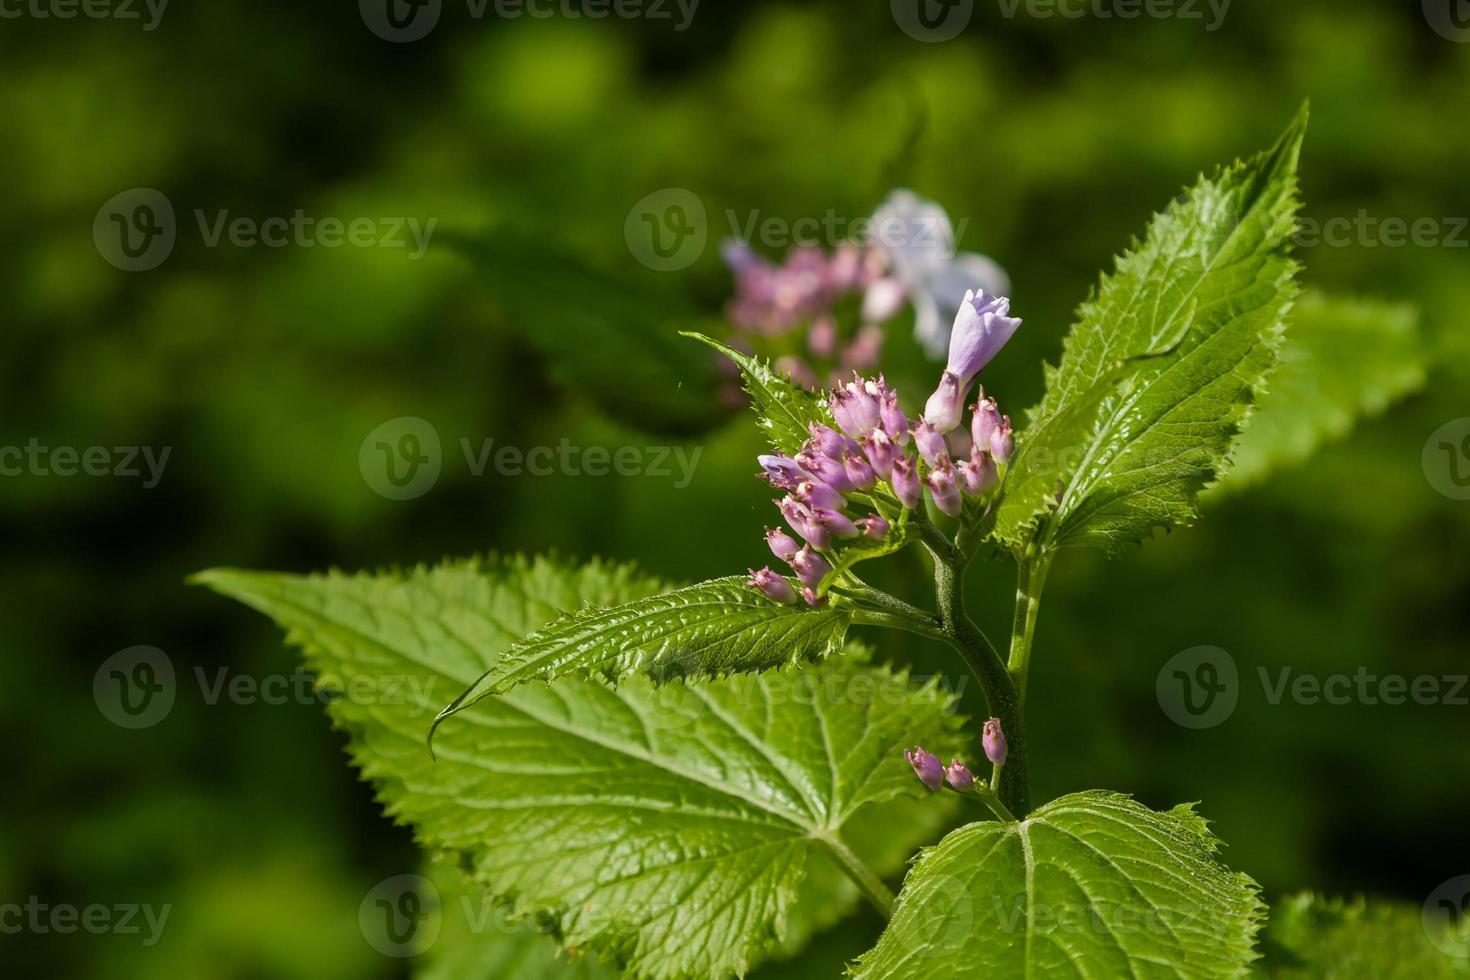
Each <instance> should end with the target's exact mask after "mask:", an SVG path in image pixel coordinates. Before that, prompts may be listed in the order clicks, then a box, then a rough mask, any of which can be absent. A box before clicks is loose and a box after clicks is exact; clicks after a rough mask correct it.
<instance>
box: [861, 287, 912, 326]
mask: <svg viewBox="0 0 1470 980" xmlns="http://www.w3.org/2000/svg"><path fill="white" fill-rule="evenodd" d="M906 299H908V289H907V288H905V286H904V284H903V280H902V279H895V278H892V277H887V276H885V277H884V278H882V279H879V280H878V281H877V282H874V283H873V284H872V285H870V286H868V290H867V292H865V293H863V322H864V323H882V322H883V321H884V320H887V319H889V318H891V317H893V316H894V315H895V314H897V313H898V311H899V310H901V309H903V303H904V300H906Z"/></svg>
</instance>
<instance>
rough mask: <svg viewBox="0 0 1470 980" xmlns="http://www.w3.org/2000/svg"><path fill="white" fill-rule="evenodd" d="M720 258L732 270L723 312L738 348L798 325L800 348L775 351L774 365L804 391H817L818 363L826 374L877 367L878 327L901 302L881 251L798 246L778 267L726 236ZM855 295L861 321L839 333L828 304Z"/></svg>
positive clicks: (791, 331) (901, 295)
mask: <svg viewBox="0 0 1470 980" xmlns="http://www.w3.org/2000/svg"><path fill="white" fill-rule="evenodd" d="M724 256H725V261H726V263H727V264H728V265H729V266H730V268H731V269H732V270H733V271H734V273H735V295H734V297H733V298H732V299H731V300H730V302H729V304H728V305H727V306H726V309H725V314H726V316H727V317H728V318H729V320H730V322H731V323H732V324H733V325H734V326H735V327H736V328H737V329H739V330H740V331H741V332H742V333H743V334H744V335H745V336H744V337H743V338H739V339H741V340H743V341H745V343H744V346H746V347H752V346H755V345H758V344H759V343H760V342H761V341H762V340H763V339H764V338H772V337H780V336H785V335H789V334H795V333H797V332H799V330H800V328H805V331H806V335H805V337H804V338H801V339H802V341H803V343H802V345H801V346H803V347H804V348H805V349H804V350H801V349H800V348H798V351H799V352H798V351H792V350H789V349H788V350H787V352H786V353H782V354H778V355H776V357H775V365H776V370H778V371H780V372H781V373H782V374H785V375H786V376H787V377H789V378H791V380H793V381H795V382H797V383H798V384H801V385H804V386H805V387H807V388H819V387H821V386H822V380H821V375H820V371H821V370H823V367H824V366H825V368H826V370H827V371H828V373H829V377H834V376H835V375H836V374H839V373H841V372H842V371H849V370H852V371H865V370H869V369H871V368H873V367H875V366H876V365H877V363H878V358H879V355H880V354H881V353H882V349H883V329H882V326H881V324H882V323H883V322H885V321H887V320H889V319H891V318H892V317H893V316H894V315H895V314H897V313H898V311H899V310H900V309H901V308H902V307H903V303H904V300H905V293H904V290H903V287H902V285H901V284H900V283H899V282H898V281H897V280H894V279H891V278H888V277H887V275H886V273H887V269H888V265H889V261H888V257H887V256H886V255H885V254H884V253H883V252H882V251H881V250H879V249H876V248H865V247H863V246H860V245H853V244H846V245H841V246H839V247H838V248H837V249H836V250H835V251H833V252H831V253H828V252H826V251H824V250H822V249H821V248H818V247H816V246H814V245H804V246H799V247H797V248H794V249H792V250H791V251H790V252H789V253H787V256H786V259H785V261H784V262H782V263H780V264H779V265H778V264H776V263H774V262H771V261H769V260H767V259H765V258H763V257H762V256H760V255H758V254H756V253H755V252H754V251H752V250H751V248H750V247H749V246H748V245H746V244H744V243H743V242H738V241H728V242H726V243H725V245H724ZM859 294H861V295H862V297H863V300H862V305H861V317H860V318H861V321H862V323H861V325H860V326H859V327H858V328H857V330H856V331H855V332H854V333H852V335H851V336H850V337H846V336H844V330H843V328H842V325H841V324H840V323H839V322H838V317H837V315H836V314H835V313H834V311H833V307H834V305H836V304H837V303H838V302H839V301H841V300H842V299H843V298H845V297H847V296H853V295H859ZM757 353H763V352H760V351H757Z"/></svg>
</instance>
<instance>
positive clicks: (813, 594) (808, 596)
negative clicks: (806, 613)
mask: <svg viewBox="0 0 1470 980" xmlns="http://www.w3.org/2000/svg"><path fill="white" fill-rule="evenodd" d="M801 597H802V598H803V599H805V600H806V604H807V605H808V606H811V607H812V608H813V609H815V608H817V607H818V606H825V605H826V604H827V597H826V596H824V595H817V590H816V589H813V588H808V587H803V588H802V590H801Z"/></svg>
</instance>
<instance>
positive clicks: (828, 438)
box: [803, 422, 857, 459]
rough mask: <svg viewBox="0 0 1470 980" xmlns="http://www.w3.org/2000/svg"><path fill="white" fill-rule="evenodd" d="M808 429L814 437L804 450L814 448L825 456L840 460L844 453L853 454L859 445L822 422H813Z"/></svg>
mask: <svg viewBox="0 0 1470 980" xmlns="http://www.w3.org/2000/svg"><path fill="white" fill-rule="evenodd" d="M808 428H809V429H810V430H811V434H812V437H811V439H810V441H809V442H808V443H807V445H806V446H804V447H803V448H814V449H815V450H816V451H817V452H818V453H820V454H822V455H824V456H831V457H832V458H833V459H840V458H841V457H842V454H843V453H849V452H852V451H853V450H855V449H856V448H857V443H856V442H854V441H853V440H852V439H849V438H848V437H847V436H845V435H843V434H842V433H840V432H838V431H837V430H836V429H834V428H832V427H831V426H829V425H823V424H822V423H820V422H812V423H811V424H810V425H809V426H808Z"/></svg>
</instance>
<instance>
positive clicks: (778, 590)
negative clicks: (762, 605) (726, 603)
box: [745, 565, 796, 604]
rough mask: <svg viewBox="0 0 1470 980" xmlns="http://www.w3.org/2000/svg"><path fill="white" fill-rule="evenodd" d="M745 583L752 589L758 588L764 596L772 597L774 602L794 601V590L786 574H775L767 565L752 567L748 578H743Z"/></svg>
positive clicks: (786, 602) (787, 602)
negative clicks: (760, 567)
mask: <svg viewBox="0 0 1470 980" xmlns="http://www.w3.org/2000/svg"><path fill="white" fill-rule="evenodd" d="M745 584H746V585H748V586H750V587H751V588H752V589H757V590H759V591H760V592H762V593H764V594H765V596H766V598H768V599H774V600H775V601H776V602H779V603H782V604H789V603H792V602H795V601H796V590H795V589H793V588H792V587H791V583H790V582H788V581H787V580H786V576H784V575H777V574H776V573H775V572H773V571H771V568H770V566H769V565H768V566H766V567H765V568H762V569H759V570H757V569H754V568H752V569H751V570H750V578H748V579H746V580H745Z"/></svg>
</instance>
